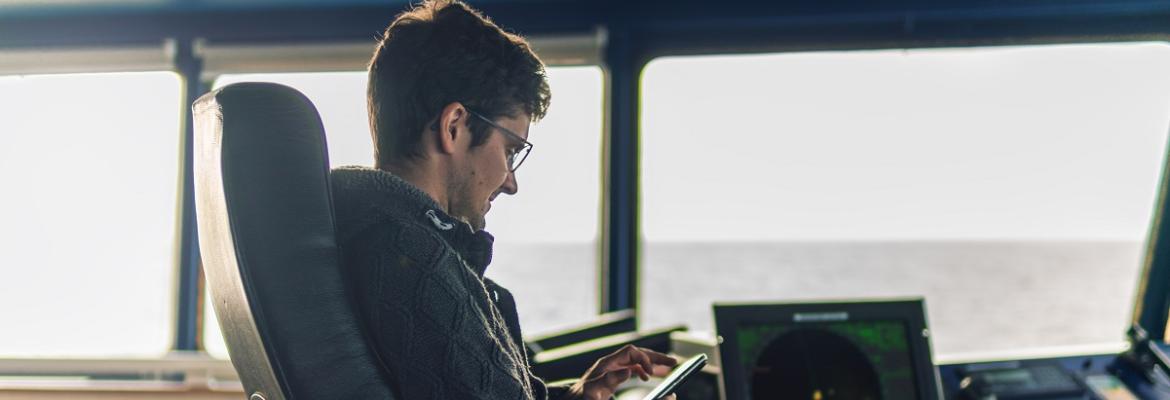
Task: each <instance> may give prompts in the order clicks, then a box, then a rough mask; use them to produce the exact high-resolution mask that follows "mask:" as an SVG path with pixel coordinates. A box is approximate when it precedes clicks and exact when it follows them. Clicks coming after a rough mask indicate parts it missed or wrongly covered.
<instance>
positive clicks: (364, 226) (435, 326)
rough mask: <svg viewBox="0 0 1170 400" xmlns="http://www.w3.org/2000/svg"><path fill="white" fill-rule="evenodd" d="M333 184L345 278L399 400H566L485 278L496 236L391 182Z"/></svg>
mask: <svg viewBox="0 0 1170 400" xmlns="http://www.w3.org/2000/svg"><path fill="white" fill-rule="evenodd" d="M330 178H331V180H332V185H333V204H334V210H335V214H336V221H337V222H336V223H337V235H338V244H339V245H340V247H341V256H342V265H343V269H344V271H345V273H346V276H347V279H349V281H350V285H351V287H352V288H353V289H354V290H355V292H356V296H355V299H356V300H357V302H358V308H359V310H360V312H361V315H362V320H363V322H364V323H365V325H366V329H367V330H369V331H370V332H371V334H370V338H371V342H372V344H373V345H374V347H375V350H376V351H377V353H378V356H379V358H380V359H381V360H382V364H383V366H384V367H385V370H386V374H387V376H388V377H389V378H390V381H391V383H392V385H394V387H395V388H396V390H397V393H398V395H399V398H401V399H404V400H424V399H435V400H439V399H523V400H543V399H548V398H550V397H552V398H555V397H559V396H561V395H562V394H563V392H564V389H565V388H559V387H554V388H551V390H550V388H549V387H547V386H546V385H545V384H544V382H542V381H541V380H540V379H538V378H537V377H536V376H534V375H533V374H532V372H531V370H530V368H529V365H528V357H527V354H526V353H525V351H526V350H525V347H524V345H523V343H522V342H521V332H520V324H519V320H518V317H517V314H516V307H515V302H514V301H513V299H512V295H511V293H509V292H508V291H507V290H506V289H504V288H502V287H500V286H499V285H496V284H495V283H494V282H492V281H491V280H490V279H487V278H485V277H484V271H485V270H486V269H487V266H488V264H489V263H491V255H492V242H493V238H492V236H491V235H490V234H488V233H487V232H485V231H478V232H476V231H474V230H473V229H472V228H471V226H470V225H468V224H467V223H465V222H463V221H460V220H458V219H455V218H452V217H451V216H449V215H447V214H445V213H444V212H443V211H442V209H441V208H440V207H439V206H438V204H436V203H435V201H434V200H433V199H432V198H431V197H430V196H429V195H427V194H426V193H424V192H423V191H421V190H420V189H418V188H416V187H414V186H413V185H411V184H410V183H408V182H406V181H404V180H402V179H401V178H399V177H397V176H394V175H393V174H391V173H389V172H385V171H381V170H376V169H370V168H363V167H343V168H339V169H335V170H333V171H332V173H331V174H330ZM550 392H551V393H550ZM550 394H551V396H550Z"/></svg>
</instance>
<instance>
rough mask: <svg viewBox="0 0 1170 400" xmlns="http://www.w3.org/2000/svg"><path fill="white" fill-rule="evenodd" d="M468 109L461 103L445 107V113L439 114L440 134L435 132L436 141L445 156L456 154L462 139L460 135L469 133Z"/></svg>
mask: <svg viewBox="0 0 1170 400" xmlns="http://www.w3.org/2000/svg"><path fill="white" fill-rule="evenodd" d="M470 115H471V114H468V112H467V109H466V108H464V107H463V104H460V103H459V102H455V103H451V104H448V105H447V106H446V107H443V112H441V113H439V120H438V124H437V125H438V126H439V130H438V132H435V141H436V144H438V146H439V151H442V152H443V153H445V154H453V153H455V149H457V148H459V146H457V145H456V143H458V141H459V140H460V139H462V138H461V137H460V135H462V134H466V132H467V118H468V117H469V116H470Z"/></svg>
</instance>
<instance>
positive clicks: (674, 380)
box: [642, 354, 707, 400]
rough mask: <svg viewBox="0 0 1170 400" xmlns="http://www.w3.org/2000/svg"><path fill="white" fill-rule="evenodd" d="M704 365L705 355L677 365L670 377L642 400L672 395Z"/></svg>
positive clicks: (656, 399) (658, 399) (655, 399)
mask: <svg viewBox="0 0 1170 400" xmlns="http://www.w3.org/2000/svg"><path fill="white" fill-rule="evenodd" d="M704 365H707V355H706V354H699V355H697V356H694V357H691V359H689V360H687V361H685V362H683V363H682V365H679V366H678V368H675V369H674V371H671V373H670V375H667V376H666V379H664V380H663V381H662V383H660V384H658V387H656V388H654V390H652V391H650V394H648V395H646V397H643V398H642V400H660V399H662V398H663V397H666V396H667V395H669V394H671V393H674V390H675V389H677V388H678V387H679V386H681V385H682V384H683V382H686V381H687V379H689V378H690V377H692V376H694V375H695V374H697V373H698V372H699V371H701V370H703V366H704Z"/></svg>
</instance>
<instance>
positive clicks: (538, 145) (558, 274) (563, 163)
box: [204, 66, 603, 357]
mask: <svg viewBox="0 0 1170 400" xmlns="http://www.w3.org/2000/svg"><path fill="white" fill-rule="evenodd" d="M548 76H549V85H550V86H551V88H552V93H553V100H552V106H551V107H550V109H549V112H548V115H547V116H546V117H545V118H544V119H543V120H541V121H540V122H537V123H535V124H533V125H532V127H531V131H530V132H529V141H531V142H532V143H533V144H534V145H535V147H534V149H533V151H532V153H531V154H530V155H529V157H528V159H526V160H525V161H524V166H523V167H522V168H520V169H519V170H518V171H517V180H518V183H519V192H518V193H517V194H516V195H515V196H501V197H500V198H497V199H496V200H495V202H493V205H492V211H491V213H489V214H488V216H487V230H488V231H489V232H491V233H492V234H493V235H494V236H495V237H496V241H495V249H494V253H493V261H492V266H491V267H490V268H488V270H487V276H488V277H489V278H492V279H493V280H495V281H497V282H499V283H500V284H501V285H503V286H504V287H507V288H508V289H509V290H510V291H512V293H513V295H515V296H516V298H517V302H518V308H519V310H518V311H519V314H520V319H521V323H522V326H524V330H525V334H528V335H532V334H540V333H542V332H546V331H549V330H550V329H555V328H558V327H562V326H566V325H573V324H577V323H581V322H585V321H588V320H589V319H590V318H592V317H593V316H595V315H597V311H598V309H597V304H598V300H597V293H596V288H597V284H596V281H597V278H596V276H597V255H596V249H597V235H598V219H599V217H598V212H599V209H600V208H599V207H600V197H601V194H600V187H601V175H600V174H601V146H602V143H601V120H602V104H603V103H602V88H603V86H602V72H601V68H599V67H596V66H573V67H549V68H548ZM243 81H267V82H277V83H281V84H285V85H288V86H291V87H294V88H296V89H298V90H300V91H301V92H303V93H305V95H306V96H308V97H309V99H310V100H312V101H313V104H314V105H316V106H317V109H318V111H319V112H320V114H321V120H322V123H323V124H324V126H325V131H326V134H327V136H328V142H329V157H330V163H331V164H332V165H333V166H334V167H338V166H342V165H364V166H371V165H373V145H372V143H371V141H370V131H369V127H368V122H367V118H366V100H365V96H366V93H365V87H366V73H365V72H329V73H287V74H247V75H223V76H221V77H220V78H219V79H218V80H217V81H216V83H215V85H216V86H217V87H218V86H224V85H227V84H229V83H235V82H243ZM205 305H206V307H204V309H205V310H209V311H208V314H207V316H206V317H205V321H207V323H206V324H205V325H204V326H205V329H204V337H205V338H206V340H205V341H204V343H205V346H206V348H207V350H208V352H209V353H211V354H213V355H215V356H218V357H226V356H227V351H226V348H225V346H224V344H223V337H222V335H221V334H220V331H219V327H218V325H217V324H216V320H215V318H214V316H213V314H212V313H211V311H210V310H211V307H210V304H209V303H205Z"/></svg>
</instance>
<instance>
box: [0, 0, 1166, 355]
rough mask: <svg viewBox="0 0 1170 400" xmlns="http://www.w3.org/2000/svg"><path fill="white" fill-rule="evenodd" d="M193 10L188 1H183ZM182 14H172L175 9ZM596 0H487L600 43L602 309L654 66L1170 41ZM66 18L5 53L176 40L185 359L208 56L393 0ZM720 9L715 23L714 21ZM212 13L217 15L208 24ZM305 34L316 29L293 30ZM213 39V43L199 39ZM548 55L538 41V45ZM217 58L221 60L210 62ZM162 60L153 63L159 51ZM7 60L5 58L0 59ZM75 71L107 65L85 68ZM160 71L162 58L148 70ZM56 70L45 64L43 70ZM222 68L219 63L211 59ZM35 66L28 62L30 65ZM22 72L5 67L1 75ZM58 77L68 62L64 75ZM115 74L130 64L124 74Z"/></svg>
mask: <svg viewBox="0 0 1170 400" xmlns="http://www.w3.org/2000/svg"><path fill="white" fill-rule="evenodd" d="M175 3H182V2H175ZM168 7H173V9H171V8H168ZM607 7H613V6H610V5H606V4H605V3H595V2H589V1H585V0H581V1H566V2H555V3H554V4H541V5H536V6H533V5H531V4H527V3H525V2H510V1H505V2H499V3H488V4H483V5H482V9H483V11H484V12H485V14H487V15H491V16H493V17H495V18H496V19H497V20H498V21H501V24H502V25H504V26H508V27H509V28H511V29H516V30H517V31H518V32H521V33H523V34H526V35H531V36H532V37H539V36H540V35H549V34H552V35H564V34H566V32H569V35H570V36H571V35H574V34H581V33H585V34H586V35H590V36H592V37H593V39H588V40H586V42H588V43H593V44H594V45H596V48H595V49H594V50H596V53H595V55H596V57H597V58H596V59H597V60H598V61H599V62H598V63H597V64H598V65H601V67H602V69H603V74H604V75H603V79H604V82H605V88H604V90H603V98H604V101H605V106H604V107H605V117H604V118H605V119H604V121H605V122H604V123H603V124H604V127H605V128H604V132H603V137H604V139H603V140H604V143H605V144H604V147H603V157H604V162H603V166H602V168H603V187H602V193H603V201H602V211H601V212H602V217H601V226H600V229H601V240H600V241H599V247H600V249H599V251H600V252H601V254H602V257H600V262H601V265H600V266H599V280H600V286H601V288H600V291H601V296H600V298H601V302H602V304H601V307H600V310H599V311H600V312H606V311H614V310H621V309H629V308H632V309H635V310H636V309H637V306H638V303H639V302H638V295H639V292H638V279H639V273H638V270H639V266H640V254H639V244H640V240H641V239H640V229H639V223H640V222H639V221H640V219H639V213H638V209H639V207H640V196H639V179H640V178H639V176H638V170H639V162H640V161H639V155H638V154H639V151H638V149H639V139H638V137H639V123H638V119H639V108H640V103H639V101H640V98H639V97H640V92H639V89H640V82H641V81H640V78H641V75H642V72H643V70H644V67H645V66H646V65H647V63H648V62H649V61H651V60H653V59H654V58H656V57H661V56H681V55H700V54H743V53H758V52H785V51H815V50H864V49H892V48H929V47H962V46H995V45H1009V44H1010V45H1021V44H1050V43H1093V42H1100V43H1103V42H1123V41H1138V40H1141V41H1151V40H1157V41H1170V22H1167V21H1170V18H1168V17H1170V8H1166V7H1161V6H1157V5H1150V4H1149V3H1143V2H1138V1H1126V2H1106V1H1084V2H1078V3H1077V4H1072V5H1055V6H1048V5H1037V4H1036V3H1035V2H1029V1H1025V0H1018V1H1015V2H1009V3H997V4H996V5H985V4H982V3H980V2H978V1H975V0H968V1H964V2H960V3H958V4H954V5H948V6H946V7H949V8H943V7H944V6H934V7H936V8H930V7H931V6H928V5H923V4H917V3H911V2H895V3H891V4H889V5H881V6H873V7H874V8H872V9H868V8H860V9H857V10H854V11H853V12H852V13H842V12H841V11H840V10H836V9H832V7H829V6H825V7H828V8H826V9H820V8H817V7H812V8H808V9H799V10H794V9H789V8H785V7H783V6H777V5H764V4H761V5H744V6H743V7H735V8H727V9H717V10H712V9H710V8H709V7H708V6H706V5H704V4H698V3H696V4H688V3H681V4H678V5H677V6H676V7H675V8H673V9H671V10H668V11H669V12H662V11H663V10H661V9H660V8H659V7H654V6H652V5H650V4H641V3H635V4H631V5H617V7H622V8H621V9H608V8H607ZM92 11H93V9H92V8H81V9H68V8H65V9H62V8H56V9H53V8H48V7H46V8H44V9H39V8H37V7H33V6H26V7H25V8H18V9H16V10H14V11H13V12H9V13H6V14H5V15H3V16H0V55H2V54H11V53H12V52H14V51H21V50H28V49H34V48H42V49H59V48H72V49H84V50H94V49H96V51H101V49H103V48H109V46H147V47H151V46H157V44H158V43H159V42H163V41H165V42H166V43H167V44H166V45H165V46H164V47H165V49H166V50H165V53H164V54H165V56H164V62H165V63H166V64H167V65H168V67H170V68H173V69H175V70H177V71H178V72H179V73H180V75H181V76H182V78H183V79H184V82H185V86H184V87H185V89H186V90H185V92H184V98H185V100H186V104H185V105H184V106H185V110H186V111H185V112H184V114H185V117H184V119H183V120H184V126H185V130H184V136H183V143H184V148H185V150H184V164H183V171H184V172H183V174H184V177H183V185H182V189H181V190H182V192H181V193H182V194H181V199H182V200H181V206H180V210H179V216H180V218H181V227H182V234H181V237H180V239H179V240H180V254H179V256H178V262H177V265H176V268H178V269H179V271H180V273H179V279H178V280H179V283H178V285H179V286H178V290H177V296H179V298H180V300H179V301H178V302H177V303H178V304H179V307H180V312H179V315H180V318H179V321H177V322H176V324H177V326H178V327H179V328H180V329H177V330H176V332H177V337H176V346H175V349H176V350H197V349H200V348H201V347H202V346H201V344H200V343H199V340H200V338H199V332H201V330H202V329H201V326H200V325H201V322H200V321H199V319H198V316H199V315H202V313H201V312H200V310H199V307H200V305H201V304H202V303H201V302H200V301H199V299H200V298H201V296H202V294H201V291H202V283H201V281H202V279H201V275H200V274H199V272H198V271H199V269H198V265H199V257H198V251H197V246H196V243H195V239H194V238H195V231H194V211H193V204H192V203H193V202H192V201H191V190H190V188H191V187H192V185H191V181H192V178H191V169H192V165H191V154H190V152H191V150H190V146H189V144H190V142H191V140H190V139H191V122H190V105H191V104H192V103H193V101H194V99H195V98H197V97H198V96H199V95H201V94H203V93H204V92H205V91H206V89H207V88H208V87H209V85H207V84H206V83H207V82H208V80H207V79H205V78H206V77H205V72H206V71H208V69H207V68H205V66H206V65H208V63H207V62H206V60H205V59H204V57H203V56H204V54H202V53H201V51H203V50H201V49H206V48H207V45H208V43H211V44H216V45H218V44H228V45H230V44H236V45H244V46H249V45H253V44H255V43H262V44H275V45H289V46H294V47H295V46H296V45H299V44H306V43H320V42H322V41H326V42H327V41H337V40H343V41H366V42H367V43H369V40H370V32H377V31H380V29H381V28H383V27H384V25H385V23H386V21H387V20H388V19H389V18H390V16H389V15H388V13H386V7H385V6H384V5H381V4H377V5H373V4H358V3H353V4H340V5H335V6H329V7H325V6H317V7H300V8H297V7H287V6H285V7H282V6H270V7H237V8H231V7H224V6H222V5H221V6H218V7H216V6H212V5H195V6H191V5H183V6H179V5H166V4H164V5H156V6H150V7H145V6H144V7H126V6H122V7H111V8H109V9H107V10H105V11H104V12H92ZM712 13H714V14H712ZM196 17H207V18H196ZM288 26H298V27H302V28H304V29H295V30H294V29H288V28H287V27H288ZM198 37H204V38H208V39H206V40H205V39H196V38H198ZM537 47H538V49H539V46H537ZM208 54H212V53H208ZM150 57H152V58H151V60H153V57H154V56H150ZM3 59H5V57H2V56H0V60H3ZM74 62H76V63H77V64H76V65H74V66H72V68H73V69H74V70H75V71H94V70H100V68H99V67H97V66H95V65H87V64H86V62H83V61H74ZM146 62H147V63H154V62H156V60H155V61H146ZM44 65H47V64H45V63H43V62H42V63H39V64H38V65H34V66H33V67H34V69H33V70H24V71H25V73H28V72H32V71H34V70H39V68H49V67H44ZM211 65H214V63H211ZM25 67H27V65H26V66H25ZM14 68H15V67H12V66H11V65H3V64H0V73H5V71H6V70H7V71H9V72H10V71H12V70H14ZM53 68H54V71H58V70H60V66H59V65H58V66H55V67H53ZM117 68H131V67H127V66H124V65H123V66H119V67H117ZM1165 175H1166V174H1165V173H1163V183H1162V188H1161V191H1160V193H1162V195H1161V196H1160V197H1159V202H1158V205H1157V206H1156V207H1157V208H1156V210H1157V213H1156V215H1155V217H1154V221H1153V224H1152V225H1151V228H1150V239H1149V242H1148V250H1147V254H1148V257H1147V261H1146V265H1145V266H1144V274H1143V277H1142V280H1141V282H1142V283H1141V285H1142V286H1141V287H1140V289H1139V293H1140V294H1141V295H1140V299H1139V300H1138V301H1136V302H1135V305H1134V306H1135V310H1137V312H1136V313H1135V314H1137V315H1138V318H1137V319H1138V320H1139V321H1140V322H1141V323H1142V325H1143V326H1144V327H1145V328H1146V329H1147V330H1148V331H1149V332H1150V333H1151V335H1153V336H1154V337H1165V334H1166V323H1167V315H1168V314H1170V313H1168V312H1170V232H1168V231H1167V229H1170V227H1168V226H1167V225H1166V224H1162V219H1163V211H1164V209H1165V208H1166V207H1167V206H1170V199H1168V198H1167V196H1166V195H1165V192H1166V188H1167V185H1170V182H1168V181H1167V180H1166V176H1165Z"/></svg>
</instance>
